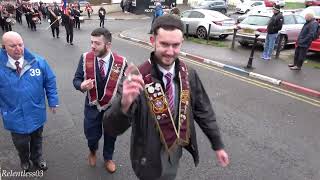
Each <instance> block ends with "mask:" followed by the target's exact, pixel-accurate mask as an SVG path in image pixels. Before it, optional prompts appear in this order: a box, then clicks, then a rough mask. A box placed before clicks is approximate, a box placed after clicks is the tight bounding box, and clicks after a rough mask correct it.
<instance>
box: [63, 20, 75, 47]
mask: <svg viewBox="0 0 320 180" xmlns="http://www.w3.org/2000/svg"><path fill="white" fill-rule="evenodd" d="M64 27H65V28H66V33H67V42H68V43H72V42H73V25H71V26H68V25H66V24H65V25H64Z"/></svg>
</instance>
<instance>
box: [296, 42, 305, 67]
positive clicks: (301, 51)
mask: <svg viewBox="0 0 320 180" xmlns="http://www.w3.org/2000/svg"><path fill="white" fill-rule="evenodd" d="M307 52H308V48H307V47H300V46H298V47H297V48H296V50H295V52H294V61H293V64H294V65H295V66H298V67H299V68H301V67H302V65H303V61H304V59H305V58H306V56H307Z"/></svg>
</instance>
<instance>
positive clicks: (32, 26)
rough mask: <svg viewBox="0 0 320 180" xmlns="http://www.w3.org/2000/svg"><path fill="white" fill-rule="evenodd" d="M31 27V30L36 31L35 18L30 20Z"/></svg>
mask: <svg viewBox="0 0 320 180" xmlns="http://www.w3.org/2000/svg"><path fill="white" fill-rule="evenodd" d="M30 28H31V30H34V31H36V30H37V26H36V22H34V21H33V20H31V21H30Z"/></svg>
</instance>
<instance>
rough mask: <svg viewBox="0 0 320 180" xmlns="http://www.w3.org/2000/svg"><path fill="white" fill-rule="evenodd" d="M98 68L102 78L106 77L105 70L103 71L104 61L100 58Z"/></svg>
mask: <svg viewBox="0 0 320 180" xmlns="http://www.w3.org/2000/svg"><path fill="white" fill-rule="evenodd" d="M99 67H100V68H99V69H100V74H101V77H102V78H105V77H106V72H104V61H103V60H102V59H100V60H99Z"/></svg>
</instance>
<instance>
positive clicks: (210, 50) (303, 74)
mask: <svg viewBox="0 0 320 180" xmlns="http://www.w3.org/2000/svg"><path fill="white" fill-rule="evenodd" d="M92 18H95V17H92ZM147 18H149V17H148V16H146V15H135V14H131V13H127V14H125V13H122V12H115V13H110V14H108V15H107V19H118V20H121V19H122V20H128V19H147ZM149 28H150V24H146V25H145V26H142V27H138V28H133V29H129V30H126V31H123V32H121V33H120V35H119V37H121V38H123V39H127V40H130V41H134V42H137V43H140V44H144V45H149V46H150V44H149V37H150V35H149V34H148V33H147V32H149ZM227 41H228V40H227ZM229 41H230V38H229ZM236 44H238V43H236ZM292 52H293V51H292V50H291V52H290V51H289V52H287V51H282V52H281V53H280V56H279V58H278V59H275V58H272V60H270V61H265V60H262V59H261V58H260V56H261V50H256V52H255V55H254V59H253V68H252V69H247V68H245V66H246V65H247V62H248V58H249V55H250V49H245V48H243V47H241V46H238V45H236V46H235V48H234V49H231V48H230V47H214V46H211V45H203V44H197V43H194V42H191V41H188V40H186V41H185V42H184V44H183V46H182V50H181V53H180V55H181V56H184V57H187V58H189V59H192V60H195V61H198V62H201V63H205V64H209V65H212V66H215V67H218V68H221V69H224V70H226V71H231V72H234V73H238V74H241V75H243V76H248V77H250V78H253V79H258V80H260V81H263V82H267V83H271V84H273V85H276V86H280V87H282V88H285V89H289V90H291V91H294V92H297V93H300V94H304V95H307V96H312V97H316V98H320V81H319V76H320V71H319V69H316V68H312V67H308V66H303V67H302V70H301V71H292V70H290V69H289V68H288V62H292V60H293V59H292Z"/></svg>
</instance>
